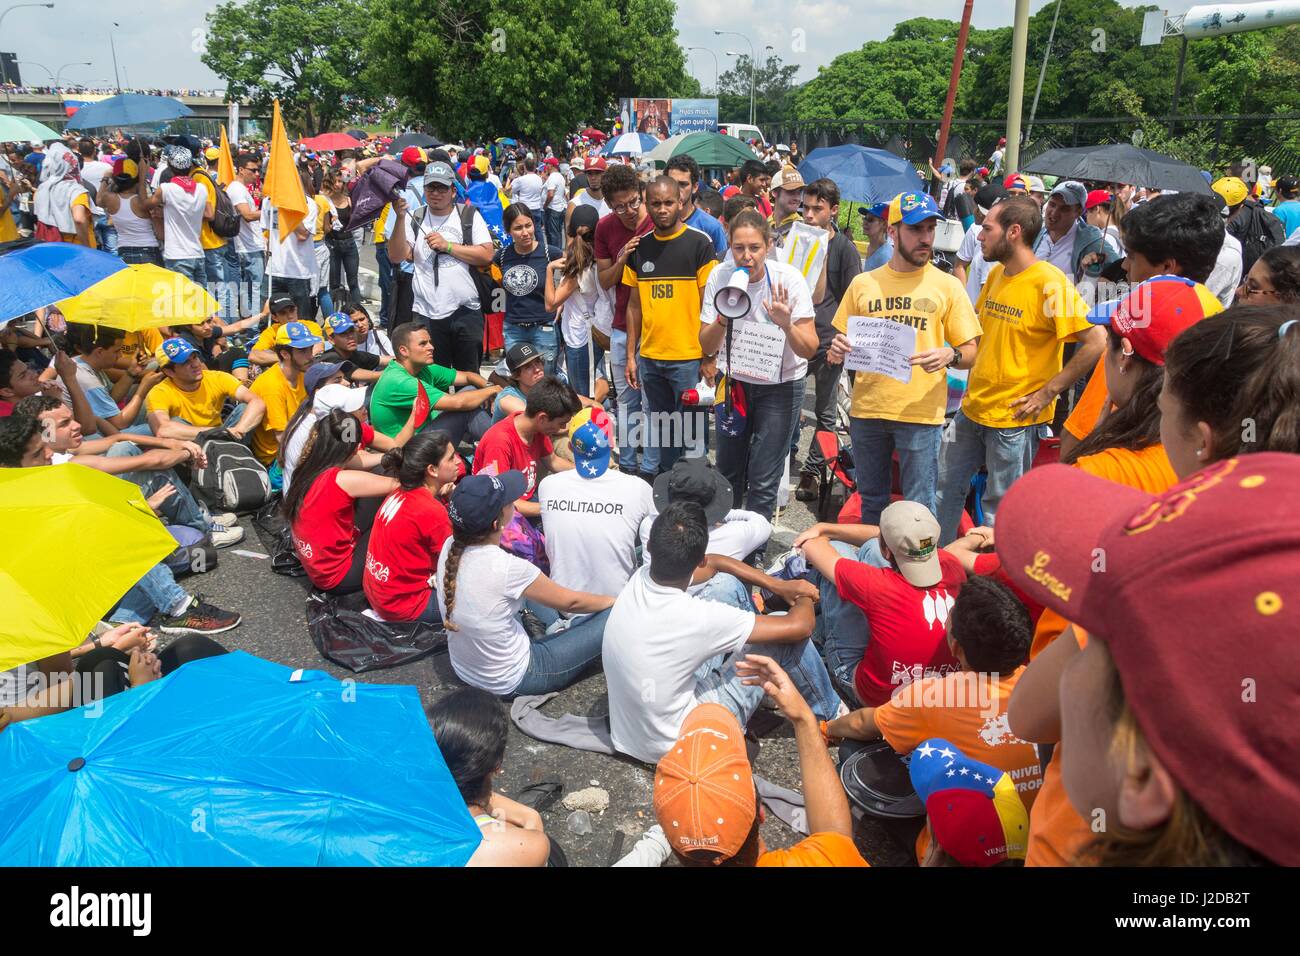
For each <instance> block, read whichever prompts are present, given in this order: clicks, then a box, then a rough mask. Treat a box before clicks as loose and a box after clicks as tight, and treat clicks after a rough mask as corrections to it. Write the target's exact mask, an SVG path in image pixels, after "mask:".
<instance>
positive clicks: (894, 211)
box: [889, 192, 943, 226]
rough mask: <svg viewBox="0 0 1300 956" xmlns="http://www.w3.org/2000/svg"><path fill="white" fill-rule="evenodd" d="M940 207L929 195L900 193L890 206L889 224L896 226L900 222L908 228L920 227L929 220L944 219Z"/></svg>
mask: <svg viewBox="0 0 1300 956" xmlns="http://www.w3.org/2000/svg"><path fill="white" fill-rule="evenodd" d="M942 218H943V213H941V212H940V211H939V205H938V203H936V202H935V201H934V197H933V196H931V195H930V194H929V193H917V192H910V193H899V194H898V195H897V196H895V197H894V198H893V201H892V202H890V204H889V224H890V225H891V226H896V225H898V224H899V223H900V222H901V223H903V224H904V225H907V226H919V225H920V224H921V223H923V222H925V221H926V220H927V219H942Z"/></svg>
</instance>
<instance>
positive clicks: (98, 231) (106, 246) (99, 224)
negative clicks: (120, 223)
mask: <svg viewBox="0 0 1300 956" xmlns="http://www.w3.org/2000/svg"><path fill="white" fill-rule="evenodd" d="M95 245H97V246H98V247H99V248H100V249H103V250H104V251H105V252H108V253H112V254H113V255H117V228H116V227H114V226H112V225H110V224H109V222H108V213H101V214H100V215H98V216H96V217H95Z"/></svg>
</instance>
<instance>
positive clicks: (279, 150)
mask: <svg viewBox="0 0 1300 956" xmlns="http://www.w3.org/2000/svg"><path fill="white" fill-rule="evenodd" d="M262 198H263V200H264V201H266V202H269V203H270V204H271V205H272V206H274V207H275V210H276V212H277V213H279V215H280V241H281V242H284V240H285V239H287V238H289V236H290V234H292V233H293V231H294V230H295V229H297V228H298V227H299V226H300V225H301V224H302V221H303V220H304V219H306V218H307V194H306V193H305V192H303V188H302V179H301V178H300V177H299V176H298V167H297V165H296V164H295V163H294V161H293V147H292V146H290V145H289V136H288V134H286V133H285V131H284V120H283V119H282V118H281V116H280V101H279V100H276V101H275V115H274V118H273V120H272V123H271V159H270V162H268V163H267V166H266V179H265V180H264V181H263V183H262Z"/></svg>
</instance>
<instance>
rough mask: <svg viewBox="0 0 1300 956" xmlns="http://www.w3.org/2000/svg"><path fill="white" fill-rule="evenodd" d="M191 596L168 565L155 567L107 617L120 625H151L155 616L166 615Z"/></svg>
mask: <svg viewBox="0 0 1300 956" xmlns="http://www.w3.org/2000/svg"><path fill="white" fill-rule="evenodd" d="M188 597H189V595H187V594H186V593H185V591H183V590H182V589H181V586H180V585H179V584H177V583H176V578H175V576H173V575H172V572H171V569H170V568H168V567H167V565H165V564H155V565H154V566H153V567H152V568H150V569H149V570H148V571H147V572H146V573H145V576H144V577H142V578H141V579H140V580H139V581H138V582H136V584H135V586H134V587H133V588H131V590H129V591H127V592H126V594H125V595H123V597H122V600H121V601H119V602H118V604H117V607H116V608H114V609H113V610H112V611H110V612H109V613H108V615H107V616H108V619H109V620H110V621H115V622H117V623H118V624H148V623H149V621H150V620H151V619H152V618H153V616H154V614H156V613H158V612H161V613H163V614H166V613H167V612H168V611H170V610H171V609H172V608H174V607H176V605H178V604H179V603H180V602H181V601H182V600H183V599H187V598H188Z"/></svg>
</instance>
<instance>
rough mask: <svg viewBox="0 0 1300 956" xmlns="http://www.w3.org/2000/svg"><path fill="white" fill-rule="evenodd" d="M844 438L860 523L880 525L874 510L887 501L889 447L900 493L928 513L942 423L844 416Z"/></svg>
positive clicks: (890, 480) (891, 470)
mask: <svg viewBox="0 0 1300 956" xmlns="http://www.w3.org/2000/svg"><path fill="white" fill-rule="evenodd" d="M849 438H850V440H851V441H852V442H853V472H854V480H855V481H856V482H857V486H858V494H859V495H860V496H861V498H862V518H861V521H862V523H863V524H880V512H882V511H884V510H885V508H886V507H887V506H888V505H889V495H890V492H891V491H892V490H893V482H894V466H893V455H894V450H895V449H897V450H898V467H899V475H900V477H901V478H902V483H903V497H904V498H906V499H907V500H908V501H915V502H916V503H917V504H922V505H925V506H926V507H927V508H929V509H930V513H931V514H933V513H934V509H935V487H936V484H937V483H938V478H939V445H940V443H941V442H942V441H943V426H942V425H914V424H912V423H910V422H895V421H890V420H888V419H885V418H850V419H849Z"/></svg>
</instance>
